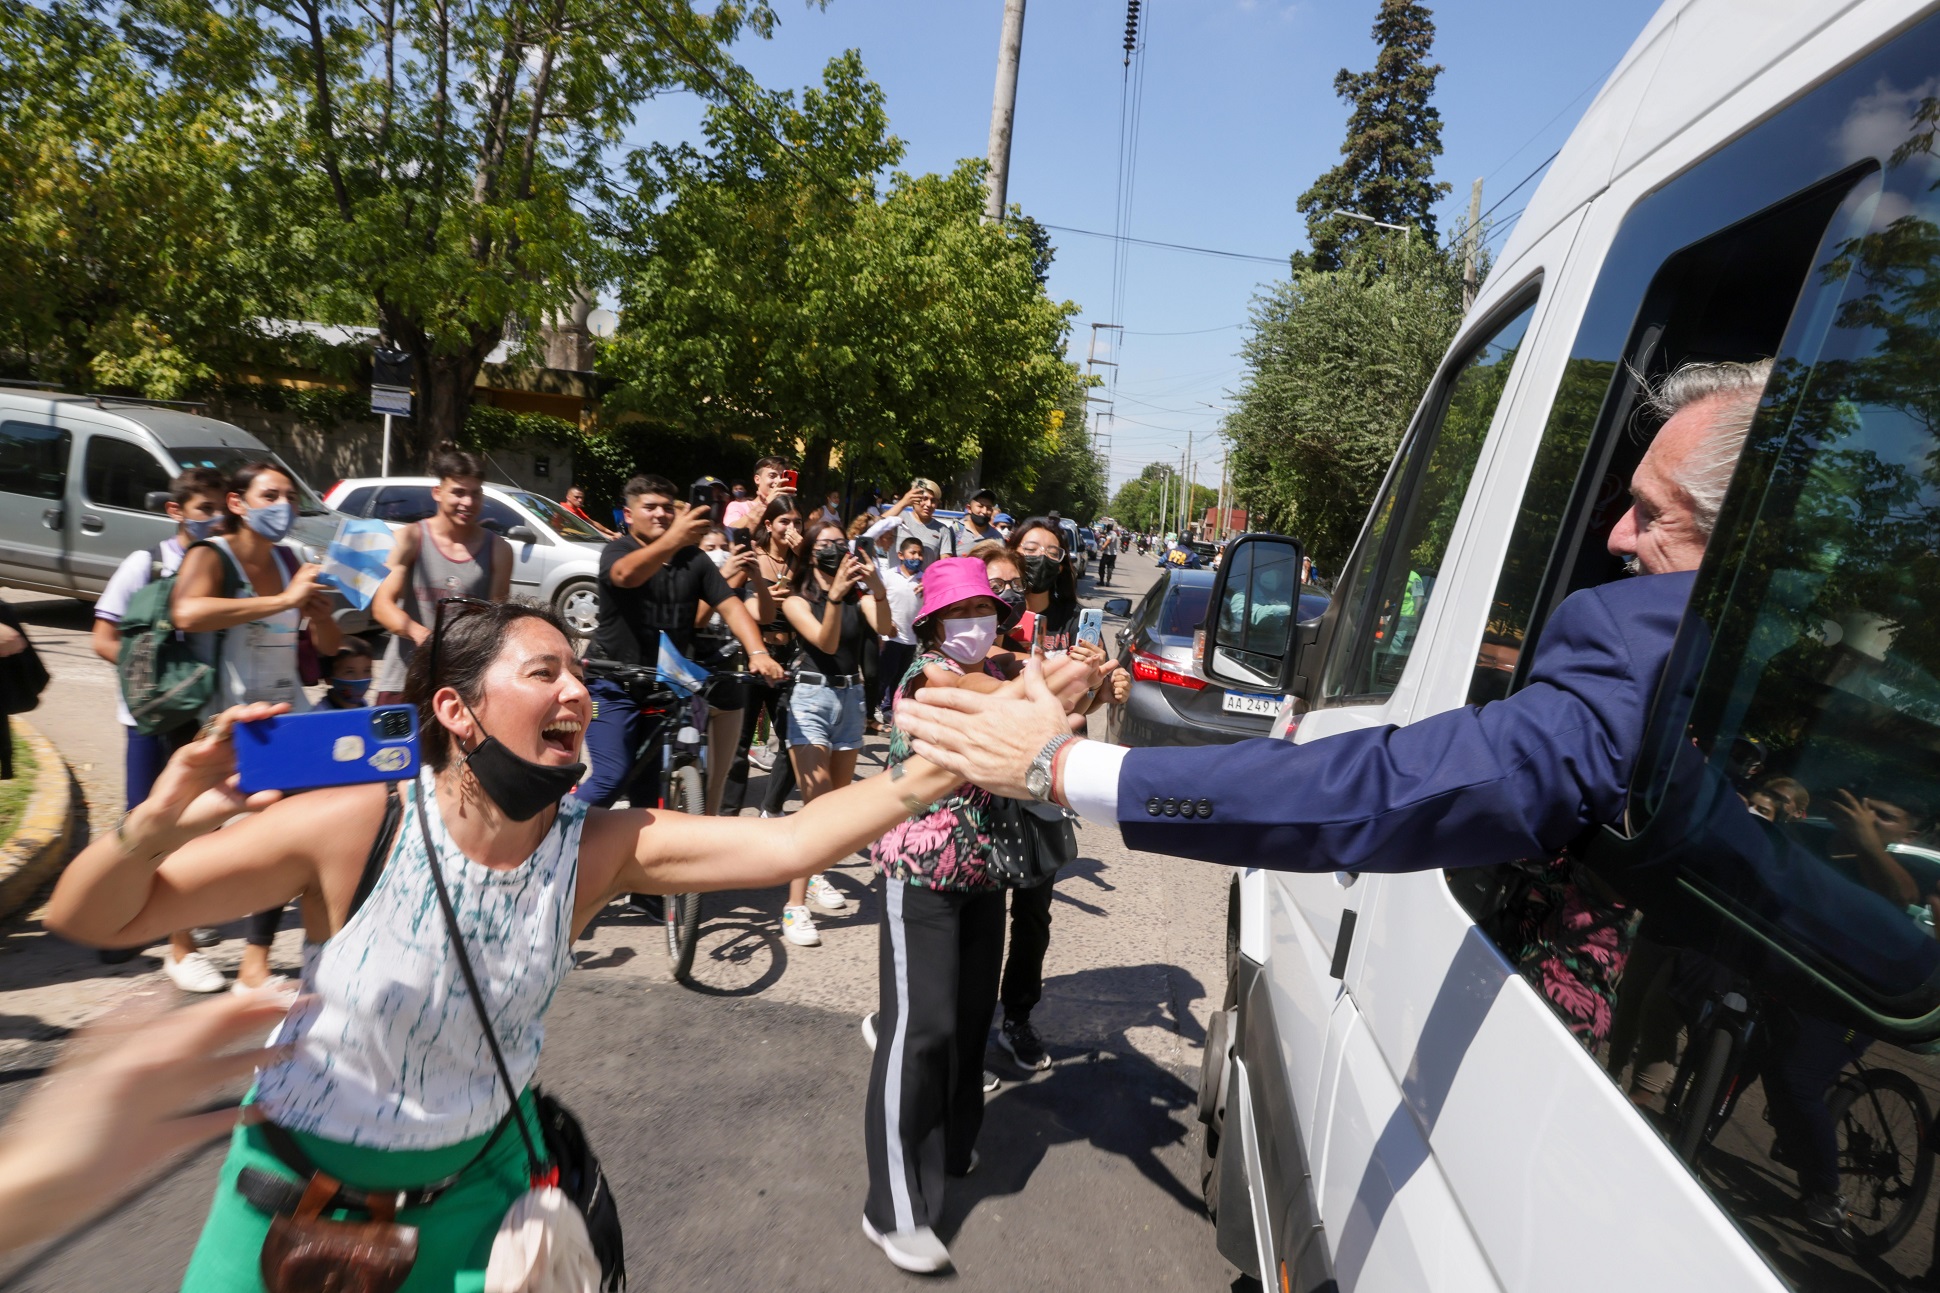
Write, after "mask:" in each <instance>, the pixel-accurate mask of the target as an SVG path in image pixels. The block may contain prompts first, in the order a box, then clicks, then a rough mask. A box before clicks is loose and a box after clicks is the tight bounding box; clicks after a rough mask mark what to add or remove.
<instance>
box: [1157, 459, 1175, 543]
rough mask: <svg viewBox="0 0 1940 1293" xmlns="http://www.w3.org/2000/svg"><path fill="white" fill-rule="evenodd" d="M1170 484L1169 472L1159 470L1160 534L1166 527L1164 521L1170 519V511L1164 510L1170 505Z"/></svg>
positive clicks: (1170, 476)
mask: <svg viewBox="0 0 1940 1293" xmlns="http://www.w3.org/2000/svg"><path fill="white" fill-rule="evenodd" d="M1167 465H1168V466H1170V464H1167ZM1171 484H1172V475H1171V473H1170V472H1160V473H1159V513H1158V520H1159V533H1160V534H1164V533H1165V531H1166V528H1167V527H1166V522H1167V521H1170V520H1171V519H1172V516H1171V513H1169V512H1167V511H1166V509H1167V508H1168V507H1170V506H1171V505H1172V495H1171V493H1170V492H1169V489H1168V487H1169V486H1170V485H1171Z"/></svg>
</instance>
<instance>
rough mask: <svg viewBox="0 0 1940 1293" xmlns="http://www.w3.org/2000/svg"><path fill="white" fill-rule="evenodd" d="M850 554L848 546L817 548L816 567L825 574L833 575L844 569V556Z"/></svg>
mask: <svg viewBox="0 0 1940 1293" xmlns="http://www.w3.org/2000/svg"><path fill="white" fill-rule="evenodd" d="M848 555H849V552H848V549H846V548H817V549H815V568H816V569H817V570H820V571H821V572H822V573H823V574H825V575H832V574H834V573H835V572H836V571H838V570H840V569H842V558H844V557H846V556H848Z"/></svg>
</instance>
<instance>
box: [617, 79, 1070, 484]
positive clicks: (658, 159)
mask: <svg viewBox="0 0 1940 1293" xmlns="http://www.w3.org/2000/svg"><path fill="white" fill-rule="evenodd" d="M742 98H743V100H744V102H745V101H747V100H748V99H750V98H753V99H754V100H755V103H754V106H753V109H752V111H751V112H743V111H740V110H737V109H736V108H734V107H731V106H719V107H715V108H713V109H711V110H710V111H709V113H708V115H707V119H706V123H705V126H704V147H703V148H700V149H696V148H693V147H689V146H685V145H683V146H680V147H665V146H662V147H656V148H653V149H651V150H649V151H648V152H647V153H645V154H642V155H640V156H638V157H636V158H635V159H634V160H633V162H632V164H631V167H630V174H631V178H632V179H633V181H634V184H635V186H636V188H637V194H636V195H635V197H634V198H633V199H632V200H631V201H630V202H627V203H624V204H623V205H622V208H621V209H620V211H619V213H618V221H617V228H616V237H617V238H618V239H619V240H620V244H621V250H620V258H619V265H620V275H619V277H620V282H621V305H622V312H621V323H620V328H619V330H618V333H617V335H616V336H615V337H614V338H613V340H612V341H611V342H610V343H609V344H608V345H607V346H606V347H605V348H604V350H603V352H602V355H601V359H600V367H601V371H602V372H603V373H605V374H606V375H608V376H609V377H611V378H613V379H614V381H615V388H614V389H613V391H612V392H611V393H610V394H609V396H608V397H607V407H608V408H610V409H613V410H616V411H619V412H621V413H622V414H631V415H633V416H636V417H638V418H641V419H643V420H645V421H646V422H647V423H649V424H651V425H655V426H658V427H660V428H664V430H665V431H666V432H667V433H670V434H672V435H675V436H680V437H695V436H699V437H703V438H707V439H712V440H715V441H716V442H718V443H721V444H722V445H723V447H726V445H727V443H728V442H730V441H736V442H742V443H743V444H745V445H746V446H750V447H752V448H753V449H754V451H755V452H768V451H780V452H783V453H788V454H794V453H798V452H799V453H800V454H801V455H802V460H803V461H802V466H803V470H804V475H805V480H804V485H805V486H806V487H809V488H819V487H820V485H821V483H822V482H823V481H825V480H830V479H833V475H832V467H831V464H833V463H835V462H837V461H838V460H839V463H840V471H841V473H842V475H843V476H846V477H847V478H848V479H849V480H851V481H857V482H861V481H874V482H876V483H877V484H879V485H880V484H884V483H886V482H900V481H902V480H904V479H906V478H907V477H908V476H910V475H912V474H921V475H926V476H932V477H935V478H937V479H939V480H948V479H950V478H952V477H954V476H958V475H960V474H963V473H965V472H970V471H975V472H977V473H979V474H980V475H981V477H982V478H983V479H985V480H988V481H992V482H1003V483H1005V484H1006V485H1007V487H1008V488H1010V489H1013V490H1020V491H1026V492H1027V491H1028V490H1030V489H1033V488H1035V486H1036V482H1037V473H1038V471H1039V469H1040V468H1041V467H1043V466H1044V465H1045V462H1046V460H1047V458H1049V457H1051V456H1052V455H1053V450H1054V449H1055V444H1054V442H1053V441H1052V440H1051V438H1050V437H1049V436H1047V434H1046V429H1047V426H1048V424H1049V415H1050V413H1051V411H1052V409H1053V408H1055V407H1057V405H1058V402H1059V401H1060V399H1062V398H1064V397H1065V394H1066V392H1067V391H1068V389H1069V388H1070V385H1071V383H1072V380H1073V375H1072V370H1071V368H1070V366H1069V365H1068V364H1067V363H1065V361H1064V359H1063V355H1062V351H1063V339H1064V333H1065V329H1066V327H1067V321H1068V319H1069V318H1070V316H1071V315H1072V314H1073V313H1075V311H1076V307H1075V306H1074V305H1072V304H1070V303H1069V302H1066V303H1063V304H1059V303H1056V302H1053V301H1051V300H1050V299H1049V298H1048V297H1047V296H1046V295H1045V294H1044V291H1043V287H1042V285H1041V283H1040V280H1039V274H1040V273H1041V271H1042V269H1043V265H1044V257H1045V255H1046V251H1045V249H1043V248H1041V247H1040V246H1039V245H1038V244H1037V243H1036V242H1034V241H1033V239H1032V238H1031V236H1030V232H1029V228H1028V226H1024V225H1022V223H1021V221H1019V220H1016V219H1013V220H1012V221H1010V222H1008V223H1006V224H1003V225H986V224H984V223H983V222H982V219H981V215H982V210H983V171H984V164H983V163H982V162H981V161H965V162H962V163H960V164H959V165H958V166H957V167H956V169H955V170H953V171H952V172H950V173H949V174H948V175H934V174H931V175H922V176H910V175H907V174H904V173H901V172H894V173H892V174H890V175H888V177H887V179H886V180H885V179H884V178H883V175H884V172H885V171H888V170H889V168H891V167H893V166H894V165H895V164H896V162H898V161H899V160H900V159H901V157H902V154H903V145H902V142H901V141H900V140H898V139H897V138H895V137H894V136H893V135H890V134H889V133H888V119H887V114H886V112H885V110H884V107H883V96H882V91H881V89H880V88H879V87H878V86H876V85H875V84H874V83H873V82H871V81H870V80H869V79H868V77H867V75H866V73H865V71H864V69H863V66H862V61H861V58H860V57H859V56H858V55H857V54H856V53H855V52H853V51H851V52H849V53H847V54H844V55H842V56H840V57H838V58H835V59H833V60H831V61H830V63H829V64H828V67H827V68H826V69H825V71H824V74H823V80H822V84H821V86H820V87H811V88H809V89H808V90H806V91H805V92H804V93H803V94H802V95H801V96H800V98H799V101H798V100H797V97H796V96H795V95H794V94H793V93H788V92H780V93H759V94H753V93H749V94H743V96H742ZM777 136H779V139H778V138H777ZM781 140H786V141H787V147H784V146H783V144H782V142H780V141H781Z"/></svg>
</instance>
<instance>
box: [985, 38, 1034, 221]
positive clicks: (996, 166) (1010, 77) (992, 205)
mask: <svg viewBox="0 0 1940 1293" xmlns="http://www.w3.org/2000/svg"><path fill="white" fill-rule="evenodd" d="M1023 56H1024V0H1004V34H1003V36H1002V37H1001V38H999V40H998V41H997V92H996V94H995V95H994V96H993V97H992V98H991V100H990V174H989V176H988V177H987V178H986V180H985V181H984V184H985V197H984V204H983V218H984V223H985V224H1001V223H1002V222H1003V219H1004V200H1005V197H1006V195H1007V194H1008V192H1009V189H1010V133H1011V130H1010V128H1011V123H1012V122H1013V121H1014V120H1015V119H1016V116H1017V64H1018V62H1019V60H1020V59H1022V58H1023Z"/></svg>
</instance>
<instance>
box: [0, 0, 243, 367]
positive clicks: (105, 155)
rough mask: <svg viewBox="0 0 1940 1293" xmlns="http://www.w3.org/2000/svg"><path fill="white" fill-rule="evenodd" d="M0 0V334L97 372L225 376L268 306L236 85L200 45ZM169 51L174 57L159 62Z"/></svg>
mask: <svg viewBox="0 0 1940 1293" xmlns="http://www.w3.org/2000/svg"><path fill="white" fill-rule="evenodd" d="M141 37H142V33H141V32H140V31H139V29H132V30H129V29H123V28H118V27H117V26H116V25H114V24H112V23H110V22H108V21H106V20H104V19H103V18H102V17H101V16H99V15H98V14H97V13H96V12H95V11H94V10H93V9H91V8H87V7H81V6H75V5H69V4H55V5H52V6H51V7H48V8H39V7H36V6H34V5H31V4H24V3H20V0H0V281H4V282H5V283H6V285H7V287H6V291H4V292H0V352H5V354H6V355H7V357H8V362H9V363H10V364H12V365H15V366H18V367H20V368H24V369H26V370H27V371H29V372H32V373H33V374H34V375H35V376H38V377H41V378H45V379H49V380H53V381H57V382H60V383H62V384H64V385H68V386H72V387H77V388H79V389H84V390H98V389H102V388H104V387H132V388H134V389H137V390H139V391H141V392H142V393H143V394H146V395H151V396H158V397H163V398H167V397H170V396H174V395H179V394H181V393H182V392H183V391H185V390H186V389H188V388H189V387H191V386H194V385H199V384H202V383H205V382H207V381H209V380H210V379H212V378H213V377H214V376H215V375H216V373H217V369H218V367H219V366H220V365H221V363H222V362H223V357H224V355H225V353H226V352H227V351H228V350H229V348H230V347H231V346H232V345H233V344H234V343H235V342H236V341H237V340H238V339H239V338H241V337H242V336H243V335H244V334H246V333H247V331H248V323H249V320H251V319H252V318H254V317H256V316H257V315H259V314H260V313H261V312H262V311H263V309H264V308H265V307H264V296H265V293H266V291H267V276H266V273H265V269H266V267H265V265H264V264H263V261H262V258H261V256H260V253H259V252H256V251H253V250H251V249H249V247H248V246H247V244H246V242H245V240H243V239H242V238H240V237H238V236H237V230H238V229H239V228H240V227H243V226H244V225H246V224H247V223H249V222H250V218H249V213H248V211H247V210H246V209H245V206H244V203H245V201H246V196H245V195H244V193H243V192H242V189H243V186H242V179H243V161H244V150H243V149H242V147H241V146H240V143H239V141H238V140H236V139H235V138H234V135H233V132H232V131H231V130H230V128H229V127H230V122H231V121H233V119H234V117H235V115H236V112H235V108H234V103H233V101H232V100H225V99H224V98H223V97H222V96H220V95H218V94H212V93H210V92H208V90H207V88H206V85H205V84H202V83H200V82H199V81H198V78H197V76H196V72H197V71H198V69H199V67H200V62H201V59H200V55H199V54H198V53H197V52H195V51H182V50H176V51H169V50H155V49H152V48H151V49H144V48H143V47H142V45H141V43H140V41H141ZM151 59H159V60H160V63H161V67H162V69H163V71H162V72H161V73H160V74H158V73H157V72H156V71H155V67H154V64H153V63H151V61H150V60H151Z"/></svg>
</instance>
